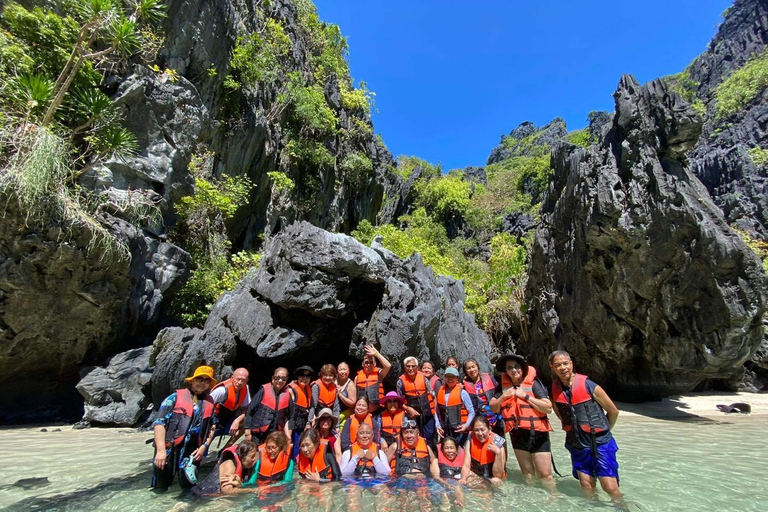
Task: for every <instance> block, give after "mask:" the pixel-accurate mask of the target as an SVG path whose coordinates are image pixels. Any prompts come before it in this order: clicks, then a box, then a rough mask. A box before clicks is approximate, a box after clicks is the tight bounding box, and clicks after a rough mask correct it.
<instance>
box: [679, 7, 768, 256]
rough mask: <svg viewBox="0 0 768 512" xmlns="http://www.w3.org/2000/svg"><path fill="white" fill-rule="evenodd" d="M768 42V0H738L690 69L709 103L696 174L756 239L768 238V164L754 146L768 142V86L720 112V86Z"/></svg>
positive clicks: (726, 212)
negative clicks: (728, 112)
mask: <svg viewBox="0 0 768 512" xmlns="http://www.w3.org/2000/svg"><path fill="white" fill-rule="evenodd" d="M767 44H768V3H766V2H765V1H762V0H736V2H734V4H733V6H732V7H731V8H729V9H728V11H727V13H726V15H725V17H724V19H723V23H722V24H721V25H720V28H719V30H718V32H717V35H715V37H714V39H713V40H712V41H711V42H710V44H709V47H708V49H707V51H706V52H704V53H703V54H701V55H700V56H699V57H697V58H696V59H695V60H694V61H693V62H692V63H691V65H690V66H689V68H688V69H687V72H688V73H689V74H690V79H691V80H692V81H693V84H694V85H696V87H695V91H694V92H695V96H696V97H697V98H700V99H701V100H702V101H703V102H704V104H705V105H706V106H707V120H706V122H705V123H704V128H703V130H702V134H701V137H700V138H699V141H698V143H697V145H696V147H695V148H694V149H693V151H692V152H691V154H690V158H691V164H692V170H693V172H694V174H695V175H696V176H697V177H698V178H699V179H700V180H701V181H702V183H704V185H706V187H707V190H709V193H710V195H711V196H712V198H713V199H714V201H715V204H717V205H718V206H719V207H720V209H721V210H722V211H723V214H724V215H725V218H726V220H727V221H728V223H729V224H730V225H732V226H734V227H737V228H738V229H741V230H743V231H746V232H747V233H749V234H750V236H752V237H753V238H758V239H762V240H766V241H768V166H766V165H765V164H762V165H758V164H756V163H755V162H754V161H753V160H752V158H751V157H750V155H749V153H748V150H750V149H752V148H763V149H765V148H766V147H768V130H766V126H765V125H766V118H767V116H768V104H766V98H768V91H765V90H763V91H759V94H758V95H757V97H755V98H754V99H753V100H752V101H750V102H749V103H748V104H747V105H745V107H744V108H743V109H742V110H741V111H739V112H736V113H734V114H731V115H729V116H726V117H717V115H716V107H717V100H716V94H715V93H716V90H717V86H718V85H720V84H721V83H722V82H723V80H725V79H726V78H728V76H730V75H731V74H732V73H733V72H734V71H736V70H738V69H739V68H741V67H742V66H743V65H744V64H745V63H746V62H747V61H748V60H749V59H750V58H752V57H755V56H757V55H760V54H762V53H763V52H764V51H765V50H766V45H767Z"/></svg>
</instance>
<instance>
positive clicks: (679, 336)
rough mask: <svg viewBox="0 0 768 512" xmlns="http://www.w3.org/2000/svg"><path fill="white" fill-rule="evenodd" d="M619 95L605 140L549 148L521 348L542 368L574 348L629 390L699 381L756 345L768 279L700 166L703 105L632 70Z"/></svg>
mask: <svg viewBox="0 0 768 512" xmlns="http://www.w3.org/2000/svg"><path fill="white" fill-rule="evenodd" d="M614 98H615V100H616V114H615V116H614V118H613V120H612V124H611V127H610V129H609V130H604V132H603V133H604V134H605V135H604V137H603V138H602V139H601V140H599V141H598V143H597V144H594V145H593V146H592V147H590V148H589V149H587V150H585V149H582V148H578V147H576V146H573V145H570V144H565V143H563V144H559V145H556V147H555V148H554V150H553V153H552V164H553V168H554V178H553V181H552V182H551V183H550V188H549V190H548V192H547V194H546V195H545V198H544V202H543V204H542V209H541V214H542V215H541V225H540V227H539V228H538V230H537V232H536V238H535V241H534V245H533V249H532V255H531V266H530V270H529V280H528V284H527V287H526V296H527V300H528V302H529V303H530V315H529V322H530V329H529V338H528V339H522V340H520V342H519V344H518V345H519V348H520V349H521V350H522V352H523V353H524V354H526V355H528V356H530V357H531V359H532V360H533V362H534V364H536V365H538V366H544V367H545V366H546V365H547V356H548V353H549V352H550V351H551V350H554V349H556V348H562V349H565V350H568V351H569V352H571V354H572V356H573V358H574V360H575V363H576V368H577V370H578V371H581V372H582V373H587V374H589V375H590V376H591V377H592V378H594V379H595V380H596V381H598V382H600V383H601V384H603V385H604V386H606V387H608V389H610V390H611V391H612V392H613V393H615V394H616V396H617V397H622V398H624V399H648V398H652V397H657V396H660V395H667V394H672V393H680V392H687V391H691V390H693V389H694V388H695V387H696V386H697V385H698V384H699V383H701V382H703V381H705V380H707V379H713V378H728V377H730V376H731V375H733V374H734V373H735V372H736V371H737V369H739V367H740V366H741V364H742V363H744V361H746V360H747V359H748V358H750V357H751V355H752V354H753V353H754V352H755V350H756V349H757V348H758V346H759V345H760V343H761V341H762V339H763V326H762V317H763V315H764V313H765V311H766V300H768V283H767V282H766V276H765V274H764V273H763V271H762V269H761V266H760V262H759V260H758V259H757V258H756V256H755V255H754V253H752V251H751V250H750V249H749V248H748V247H747V246H746V245H745V243H744V242H743V241H742V239H741V238H740V237H739V235H738V234H736V233H735V232H734V231H733V230H732V229H731V228H730V227H729V226H728V224H727V223H726V221H725V219H724V218H723V216H722V213H721V211H720V209H719V208H718V207H717V206H716V205H715V204H714V203H713V202H712V200H711V199H710V197H709V195H708V193H707V190H706V188H705V187H704V186H703V185H702V184H701V182H699V180H697V179H696V177H695V176H694V175H693V174H692V172H691V170H690V166H689V162H688V160H687V158H686V156H685V155H686V152H687V151H689V150H690V149H691V148H692V147H693V146H694V145H695V143H696V141H697V139H698V136H699V133H700V130H701V121H700V119H699V117H698V115H697V114H696V112H695V111H694V110H693V109H692V108H691V107H690V106H689V105H688V104H687V103H686V102H684V101H683V100H682V99H681V98H680V97H679V96H678V95H677V94H675V93H672V92H671V91H670V90H668V89H667V87H666V86H665V85H664V83H662V82H661V81H653V82H650V83H648V84H646V85H644V86H642V87H641V86H640V85H639V84H638V83H637V82H636V81H635V79H634V78H633V77H631V76H625V77H623V78H622V79H621V82H620V83H619V88H618V91H617V92H616V93H615V95H614Z"/></svg>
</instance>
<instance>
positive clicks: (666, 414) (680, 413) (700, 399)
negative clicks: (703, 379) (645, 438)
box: [616, 392, 768, 421]
mask: <svg viewBox="0 0 768 512" xmlns="http://www.w3.org/2000/svg"><path fill="white" fill-rule="evenodd" d="M733 403H745V404H749V405H750V406H751V408H752V412H751V413H750V414H748V415H747V414H739V413H730V414H726V413H723V412H720V411H719V410H718V409H717V405H718V404H723V405H731V404H733ZM616 407H618V408H619V411H621V418H622V419H621V420H620V421H624V420H625V419H627V418H629V417H633V416H635V417H637V416H642V417H646V418H658V419H685V418H690V419H695V418H709V419H722V418H726V417H735V416H761V417H765V416H768V393H724V392H704V393H692V394H688V395H676V396H671V397H669V398H664V399H662V400H660V401H658V402H642V403H639V404H630V403H624V402H616Z"/></svg>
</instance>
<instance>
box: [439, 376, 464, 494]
mask: <svg viewBox="0 0 768 512" xmlns="http://www.w3.org/2000/svg"><path fill="white" fill-rule="evenodd" d="M456 387H458V386H456ZM437 465H438V466H439V467H440V476H441V477H443V478H454V479H456V480H459V479H460V478H461V468H463V467H464V448H461V447H457V452H456V458H455V459H453V460H448V457H446V456H445V454H444V453H443V445H442V444H438V445H437Z"/></svg>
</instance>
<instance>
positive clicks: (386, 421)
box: [379, 409, 405, 444]
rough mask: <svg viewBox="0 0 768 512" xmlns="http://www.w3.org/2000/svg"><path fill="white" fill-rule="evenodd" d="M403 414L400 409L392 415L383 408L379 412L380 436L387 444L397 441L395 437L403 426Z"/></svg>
mask: <svg viewBox="0 0 768 512" xmlns="http://www.w3.org/2000/svg"><path fill="white" fill-rule="evenodd" d="M404 416H405V412H404V411H403V410H402V409H398V411H397V412H396V413H395V414H394V415H392V414H390V413H389V411H388V410H385V411H384V412H382V413H381V416H379V420H380V421H381V437H382V438H383V439H384V440H385V441H386V442H387V444H392V443H394V442H395V441H397V438H398V437H399V436H400V430H401V429H402V428H403V418H404Z"/></svg>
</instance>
